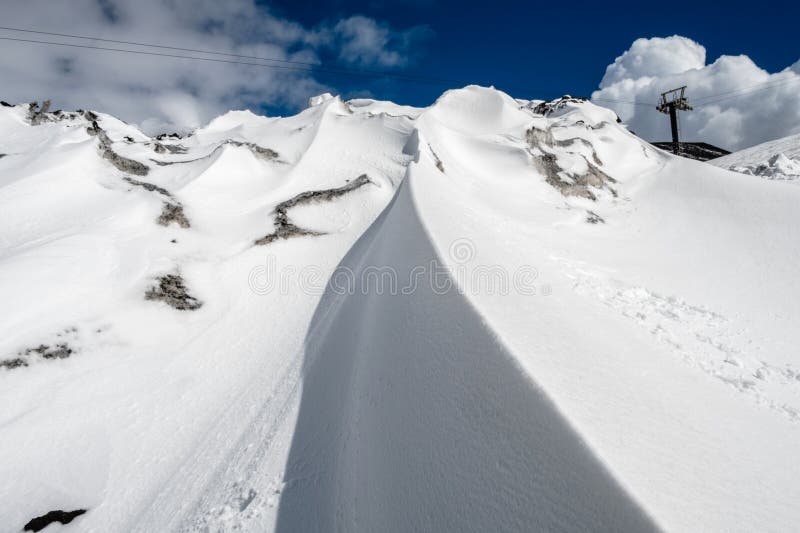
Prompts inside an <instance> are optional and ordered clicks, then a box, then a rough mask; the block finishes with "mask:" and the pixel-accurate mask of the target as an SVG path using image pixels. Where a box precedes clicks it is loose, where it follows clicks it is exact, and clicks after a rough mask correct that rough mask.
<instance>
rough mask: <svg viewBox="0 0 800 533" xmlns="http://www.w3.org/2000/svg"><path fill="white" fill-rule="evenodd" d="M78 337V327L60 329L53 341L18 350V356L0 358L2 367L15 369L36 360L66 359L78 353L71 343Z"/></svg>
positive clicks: (0, 366)
mask: <svg viewBox="0 0 800 533" xmlns="http://www.w3.org/2000/svg"><path fill="white" fill-rule="evenodd" d="M77 339H78V329H77V328H74V327H71V328H67V329H65V330H63V331H60V332H59V333H57V334H56V335H55V339H54V341H53V342H51V343H48V344H44V343H40V344H39V345H38V346H32V347H29V348H25V349H24V350H20V351H19V352H17V355H16V357H12V358H10V359H4V360H0V368H5V369H7V370H13V369H15V368H22V367H26V366H30V364H31V363H32V362H34V361H36V360H54V359H66V358H68V357H70V356H71V355H72V354H74V353H76V349H75V348H74V347H73V346H72V345H71V344H70V341H72V342H74V341H76V340H77Z"/></svg>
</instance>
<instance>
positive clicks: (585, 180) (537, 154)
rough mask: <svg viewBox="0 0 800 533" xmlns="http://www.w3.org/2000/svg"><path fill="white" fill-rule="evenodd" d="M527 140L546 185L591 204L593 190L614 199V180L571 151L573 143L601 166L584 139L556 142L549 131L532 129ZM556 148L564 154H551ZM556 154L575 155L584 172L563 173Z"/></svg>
mask: <svg viewBox="0 0 800 533" xmlns="http://www.w3.org/2000/svg"><path fill="white" fill-rule="evenodd" d="M527 140H528V144H529V146H530V147H531V150H532V155H533V162H534V165H535V166H536V168H537V169H538V170H539V172H541V173H542V175H544V176H545V179H546V180H547V183H549V184H550V185H552V186H553V187H555V188H556V189H558V190H559V191H560V192H561V194H563V195H564V196H578V197H581V198H587V199H589V200H593V201H594V200H597V196H596V194H595V192H593V191H592V189H595V190H602V189H605V190H608V191H609V192H610V193H611V194H612V195H613V196H616V195H617V191H616V190H615V189H614V188H612V187H611V185H610V184H611V183H615V182H616V180H615V179H614V178H612V177H611V176H609V175H608V174H606V173H605V172H603V171H602V170H600V168H599V167H598V166H595V165H594V164H593V163H591V162H590V161H589V160H588V159H587V158H586V156H585V155H583V154H581V153H580V152H578V151H576V150H573V149H571V147H572V146H573V145H574V144H576V143H577V144H581V145H583V146H588V148H589V150H591V154H592V159H593V160H594V161H595V162H597V163H598V164H602V163H601V162H600V158H599V157H598V156H597V153H596V152H595V151H594V148H593V147H592V145H591V143H589V142H588V141H586V140H585V139H577V138H576V139H567V140H563V141H556V140H555V139H554V137H553V133H552V131H551V130H550V129H547V130H540V129H538V128H535V127H534V128H531V129H529V130H528V132H527ZM555 147H558V148H564V150H560V151H557V150H554V148H555ZM557 153H562V154H576V155H578V156H579V157H581V158H582V159H583V161H584V162H585V165H584V166H585V167H586V168H585V170H583V171H582V172H578V173H576V172H574V171H570V170H564V169H562V168H561V167H560V166H559V163H558V157H557V155H556V154H557Z"/></svg>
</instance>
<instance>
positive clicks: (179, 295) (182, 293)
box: [144, 274, 203, 311]
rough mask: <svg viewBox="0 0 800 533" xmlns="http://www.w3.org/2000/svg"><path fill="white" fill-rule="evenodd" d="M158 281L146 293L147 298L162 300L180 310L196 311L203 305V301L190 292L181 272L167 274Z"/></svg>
mask: <svg viewBox="0 0 800 533" xmlns="http://www.w3.org/2000/svg"><path fill="white" fill-rule="evenodd" d="M157 281H158V284H157V285H155V286H153V287H150V288H149V289H147V292H145V293H144V297H145V299H146V300H157V301H161V302H164V303H166V304H167V305H169V306H170V307H172V308H174V309H178V310H179V311H194V310H196V309H200V307H202V306H203V302H201V301H200V300H198V299H197V298H195V297H194V296H192V295H190V294H189V292H188V289H187V288H186V285H184V282H183V278H182V277H181V276H180V274H166V275H164V276H161V277H159V278H158V279H157Z"/></svg>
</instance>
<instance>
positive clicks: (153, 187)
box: [122, 176, 172, 198]
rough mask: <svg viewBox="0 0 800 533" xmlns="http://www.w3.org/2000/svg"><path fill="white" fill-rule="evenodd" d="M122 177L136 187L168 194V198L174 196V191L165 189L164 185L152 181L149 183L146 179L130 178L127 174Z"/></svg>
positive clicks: (164, 194) (163, 194)
mask: <svg viewBox="0 0 800 533" xmlns="http://www.w3.org/2000/svg"><path fill="white" fill-rule="evenodd" d="M122 179H123V180H125V181H127V182H128V183H130V184H131V185H133V186H134V187H141V188H143V189H144V190H146V191H149V192H157V193H158V194H160V195H162V196H166V197H167V198H172V193H170V192H169V191H168V190H167V189H165V188H163V187H159V186H158V185H154V184H152V183H147V182H146V181H139V180H136V179H133V178H130V177H128V176H125V177H124V178H122Z"/></svg>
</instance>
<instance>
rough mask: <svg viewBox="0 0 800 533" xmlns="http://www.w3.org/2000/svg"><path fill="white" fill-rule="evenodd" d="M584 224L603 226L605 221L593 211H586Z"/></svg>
mask: <svg viewBox="0 0 800 533" xmlns="http://www.w3.org/2000/svg"><path fill="white" fill-rule="evenodd" d="M586 222H588V223H589V224H605V223H606V221H605V219H604V218H603V217H601V216H600V215H598V214H597V213H595V212H594V211H586Z"/></svg>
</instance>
